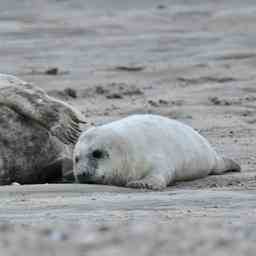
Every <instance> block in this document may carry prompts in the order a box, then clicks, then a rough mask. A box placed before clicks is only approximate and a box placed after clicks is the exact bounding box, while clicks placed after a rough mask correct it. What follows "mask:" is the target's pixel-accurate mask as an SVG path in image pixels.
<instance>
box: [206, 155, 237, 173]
mask: <svg viewBox="0 0 256 256" xmlns="http://www.w3.org/2000/svg"><path fill="white" fill-rule="evenodd" d="M226 172H241V166H240V165H239V164H238V163H237V162H236V161H234V160H233V159H230V158H227V157H221V158H219V161H218V164H217V168H216V169H214V170H212V171H211V173H210V175H220V174H223V173H226Z"/></svg>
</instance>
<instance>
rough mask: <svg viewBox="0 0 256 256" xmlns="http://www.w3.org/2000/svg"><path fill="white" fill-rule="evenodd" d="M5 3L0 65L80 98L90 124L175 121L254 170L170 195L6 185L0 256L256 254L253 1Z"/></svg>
mask: <svg viewBox="0 0 256 256" xmlns="http://www.w3.org/2000/svg"><path fill="white" fill-rule="evenodd" d="M0 5H1V8H0V56H1V58H0V63H1V70H0V72H2V73H11V74H14V75H17V76H19V77H21V78H23V79H24V80H27V81H32V82H35V83H36V84H37V85H39V86H41V87H42V88H44V89H46V90H47V91H48V92H49V93H50V94H52V95H54V96H56V97H60V98H62V99H64V100H67V101H68V102H70V103H71V104H72V105H74V106H76V107H77V108H79V109H80V110H81V111H83V113H84V114H85V116H86V117H87V119H88V121H89V122H90V123H94V124H102V123H105V122H109V121H111V120H115V119H119V118H121V117H123V116H126V115H129V114H132V113H156V114H161V115H164V116H168V117H171V118H176V119H178V120H180V121H182V122H185V123H187V124H189V125H192V126H193V127H194V128H196V129H197V130H198V131H199V132H200V133H201V134H202V135H204V136H205V137H206V138H207V139H208V140H209V141H210V142H211V143H212V144H213V145H214V147H215V148H216V150H217V151H218V152H220V153H225V154H226V155H227V156H229V157H232V158H234V159H236V160H237V161H239V162H240V163H241V165H242V169H243V172H242V173H241V174H228V175H224V176H209V177H207V178H205V179H202V180H197V181H193V182H183V183H179V184H177V185H175V186H173V187H169V188H168V189H166V191H163V192H141V191H137V190H136V191H134V190H128V189H122V188H114V187H105V186H86V185H83V186H82V185H76V184H63V185H40V186H12V187H2V188H0V198H1V200H0V201H1V202H0V221H1V223H2V224H3V225H2V226H0V233H1V235H0V254H1V255H17V254H24V255H35V254H36V255H39V256H40V255H59V254H61V255H85V254H86V255H96V254H97V255H99V253H100V255H128V253H129V254H132V253H134V254H135V253H136V254H137V255H167V254H170V253H174V254H185V255H206V254H207V255H228V254H231V253H232V255H242V254H246V255H254V254H255V249H256V246H255V239H256V234H255V227H256V225H255V223H256V218H255V209H256V199H255V196H254V194H255V192H256V188H255V184H256V182H255V181H256V178H255V177H256V173H255V163H256V157H255V147H254V145H255V141H256V136H255V134H256V128H255V122H256V115H255V113H254V112H255V108H256V89H255V80H256V75H255V64H256V50H255V43H256V42H255V41H256V39H255V32H256V26H255V23H256V7H255V2H254V1H253V0H244V1H238V0H230V1H229V0H225V1H210V0H207V1H205V0H204V1H203V0H195V1H179V0H176V1H175V0H169V1H168V0H154V1H153V0H141V1H134V0H131V1H124V0H109V1H104V0H94V1H89V0H88V1H83V0H77V1H75V0H55V1H52V0H48V1H47V0H45V1H40V0H37V1H32V0H25V1H19V0H9V1H5V0H0ZM54 67H57V68H58V69H57V70H56V69H55V70H54V69H53V70H49V69H52V68H54ZM46 71H48V72H46ZM56 73H57V74H56ZM84 129H86V127H84ZM142 223H144V224H143V225H142ZM88 225H89V226H90V227H88ZM91 225H92V227H91ZM21 252H22V253H21Z"/></svg>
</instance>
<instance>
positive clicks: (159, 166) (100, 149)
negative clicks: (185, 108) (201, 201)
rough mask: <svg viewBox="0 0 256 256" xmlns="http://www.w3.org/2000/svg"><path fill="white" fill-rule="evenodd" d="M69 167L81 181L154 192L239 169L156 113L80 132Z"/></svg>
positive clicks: (181, 126) (193, 134)
mask: <svg viewBox="0 0 256 256" xmlns="http://www.w3.org/2000/svg"><path fill="white" fill-rule="evenodd" d="M73 166H74V175H75V177H76V179H77V180H78V181H79V182H81V183H102V184H113V185H120V186H128V187H133V188H147V189H155V190H159V189H163V188H165V187H166V186H168V185H170V184H172V183H173V182H175V181H183V180H192V179H198V178H202V177H205V176H207V175H209V174H222V173H225V172H227V171H240V166H239V165H238V164H237V163H236V162H235V161H233V160H231V159H228V158H224V157H221V156H219V155H218V154H217V153H216V151H215V150H214V149H213V148H212V146H211V145H210V144H209V143H208V141H207V140H206V139H205V138H204V137H202V136H201V135H200V134H199V133H198V132H196V131H195V130H194V129H193V128H191V127H189V126H187V125H185V124H183V123H180V122H178V121H175V120H171V119H169V118H165V117H161V116H157V115H133V116H130V117H127V118H124V119H121V120H119V121H115V122H112V123H109V124H106V125H102V126H99V127H95V128H91V129H89V130H87V131H86V132H83V133H82V135H81V136H80V138H79V140H78V142H77V144H76V146H75V149H74V159H73Z"/></svg>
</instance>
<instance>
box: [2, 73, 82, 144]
mask: <svg viewBox="0 0 256 256" xmlns="http://www.w3.org/2000/svg"><path fill="white" fill-rule="evenodd" d="M0 105H5V106H7V107H9V108H10V109H12V110H14V111H15V112H17V113H19V114H21V115H23V116H25V117H28V118H30V119H32V120H34V121H36V122H38V123H39V124H40V125H42V126H43V127H45V128H46V129H47V130H49V131H50V133H51V134H52V135H54V136H56V137H58V138H59V139H60V140H61V141H62V142H63V143H65V144H74V143H75V142H76V141H77V139H78V137H79V135H80V133H81V130H80V128H79V124H80V123H86V122H85V120H84V118H83V116H82V114H81V113H79V112H78V111H77V110H75V109H74V108H73V107H72V106H70V105H69V104H67V103H65V102H63V101H60V100H57V99H55V98H52V97H50V96H48V95H47V94H46V93H45V92H44V91H43V90H42V89H40V88H38V87H36V86H33V85H31V84H29V83H26V82H24V81H22V80H20V79H19V78H16V77H14V76H10V75H4V74H1V75H0Z"/></svg>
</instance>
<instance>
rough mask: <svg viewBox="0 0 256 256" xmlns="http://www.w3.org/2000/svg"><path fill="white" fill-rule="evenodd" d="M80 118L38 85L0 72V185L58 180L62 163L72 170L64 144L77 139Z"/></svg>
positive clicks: (79, 131) (75, 112)
mask: <svg viewBox="0 0 256 256" xmlns="http://www.w3.org/2000/svg"><path fill="white" fill-rule="evenodd" d="M82 118H83V117H82V114H81V113H79V112H78V111H77V110H75V109H74V108H73V107H72V106H70V105H69V104H67V103H65V102H63V101H60V100H58V99H55V98H53V97H50V96H49V95H47V94H46V92H44V91H43V90H42V89H40V88H38V87H36V86H34V85H32V84H30V83H27V82H24V81H22V80H20V79H19V78H17V77H15V76H11V75H5V74H0V185H7V184H11V183H13V182H18V183H21V184H27V183H43V182H56V181H61V179H62V177H63V171H64V172H66V170H64V169H65V168H66V167H67V168H66V169H68V168H70V166H71V171H72V157H69V155H68V154H66V151H67V146H65V145H64V144H68V145H70V146H71V147H72V144H74V143H75V142H76V141H77V139H78V137H79V135H80V133H81V130H80V128H79V124H80V123H82V122H85V121H84V120H82ZM65 166H66V167H65ZM63 167H64V169H63ZM67 171H68V170H67ZM64 175H66V173H64ZM68 175H69V174H67V176H68Z"/></svg>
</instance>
